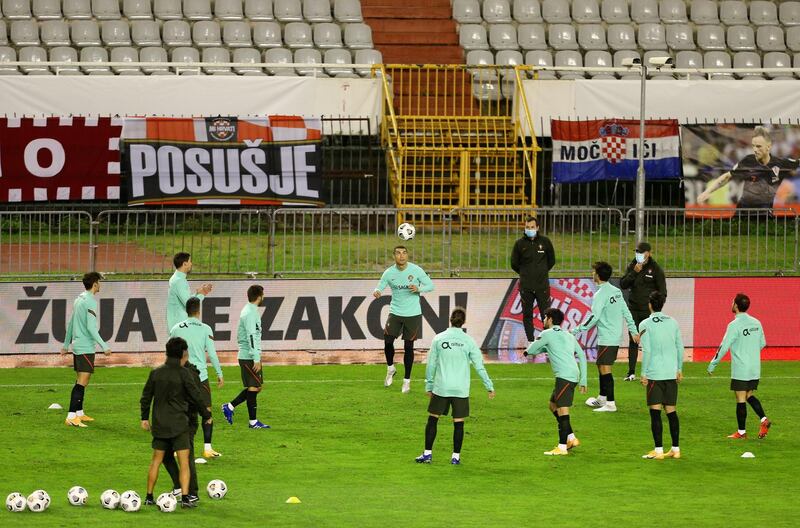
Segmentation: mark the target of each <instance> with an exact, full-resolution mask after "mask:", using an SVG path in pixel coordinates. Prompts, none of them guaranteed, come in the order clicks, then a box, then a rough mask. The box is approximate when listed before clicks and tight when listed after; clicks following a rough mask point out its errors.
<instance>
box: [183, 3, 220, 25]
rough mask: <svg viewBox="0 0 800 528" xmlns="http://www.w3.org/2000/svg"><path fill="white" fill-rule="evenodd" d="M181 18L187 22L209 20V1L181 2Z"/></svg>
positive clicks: (211, 16)
mask: <svg viewBox="0 0 800 528" xmlns="http://www.w3.org/2000/svg"><path fill="white" fill-rule="evenodd" d="M183 16H185V17H186V18H188V19H189V20H211V19H212V18H214V17H213V15H212V14H211V0H183Z"/></svg>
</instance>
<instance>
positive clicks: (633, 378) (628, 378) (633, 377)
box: [622, 374, 636, 381]
mask: <svg viewBox="0 0 800 528" xmlns="http://www.w3.org/2000/svg"><path fill="white" fill-rule="evenodd" d="M622 381H636V374H628V375H627V376H625V378H623V380H622Z"/></svg>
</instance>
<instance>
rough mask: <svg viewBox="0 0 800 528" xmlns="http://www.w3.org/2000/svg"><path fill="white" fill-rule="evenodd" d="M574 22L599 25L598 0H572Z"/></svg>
mask: <svg viewBox="0 0 800 528" xmlns="http://www.w3.org/2000/svg"><path fill="white" fill-rule="evenodd" d="M572 20H574V21H575V22H577V23H579V24H599V23H600V21H601V18H600V5H599V4H598V3H597V0H572Z"/></svg>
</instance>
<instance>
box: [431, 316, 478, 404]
mask: <svg viewBox="0 0 800 528" xmlns="http://www.w3.org/2000/svg"><path fill="white" fill-rule="evenodd" d="M470 364H472V366H473V367H475V372H477V373H478V376H480V378H481V381H482V382H483V386H484V387H486V390H488V391H489V392H492V391H494V385H493V384H492V380H491V379H489V374H488V373H487V372H486V368H485V367H484V366H483V354H482V353H481V350H480V349H479V348H478V345H477V344H476V343H475V340H474V339H472V338H471V337H470V336H469V335H467V333H466V332H464V330H462V329H461V328H457V327H455V326H451V327H450V328H448V329H447V330H445V331H444V332H442V333H440V334H436V336H434V338H433V342H432V343H431V350H430V352H429V353H428V366H427V368H426V369H425V391H427V392H432V393H434V394H436V395H437V396H442V397H445V398H448V397H452V398H468V397H469V382H470V376H469V366H470Z"/></svg>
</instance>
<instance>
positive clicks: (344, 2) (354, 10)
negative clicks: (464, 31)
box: [333, 0, 480, 22]
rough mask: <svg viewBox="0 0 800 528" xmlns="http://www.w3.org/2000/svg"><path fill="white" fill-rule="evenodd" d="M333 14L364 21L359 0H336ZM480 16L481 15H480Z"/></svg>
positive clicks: (343, 18) (340, 19) (341, 20)
mask: <svg viewBox="0 0 800 528" xmlns="http://www.w3.org/2000/svg"><path fill="white" fill-rule="evenodd" d="M333 16H334V18H336V21H337V22H363V21H364V19H363V18H362V16H361V2H360V1H359V0H335V2H334V3H333ZM479 16H480V15H479Z"/></svg>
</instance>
